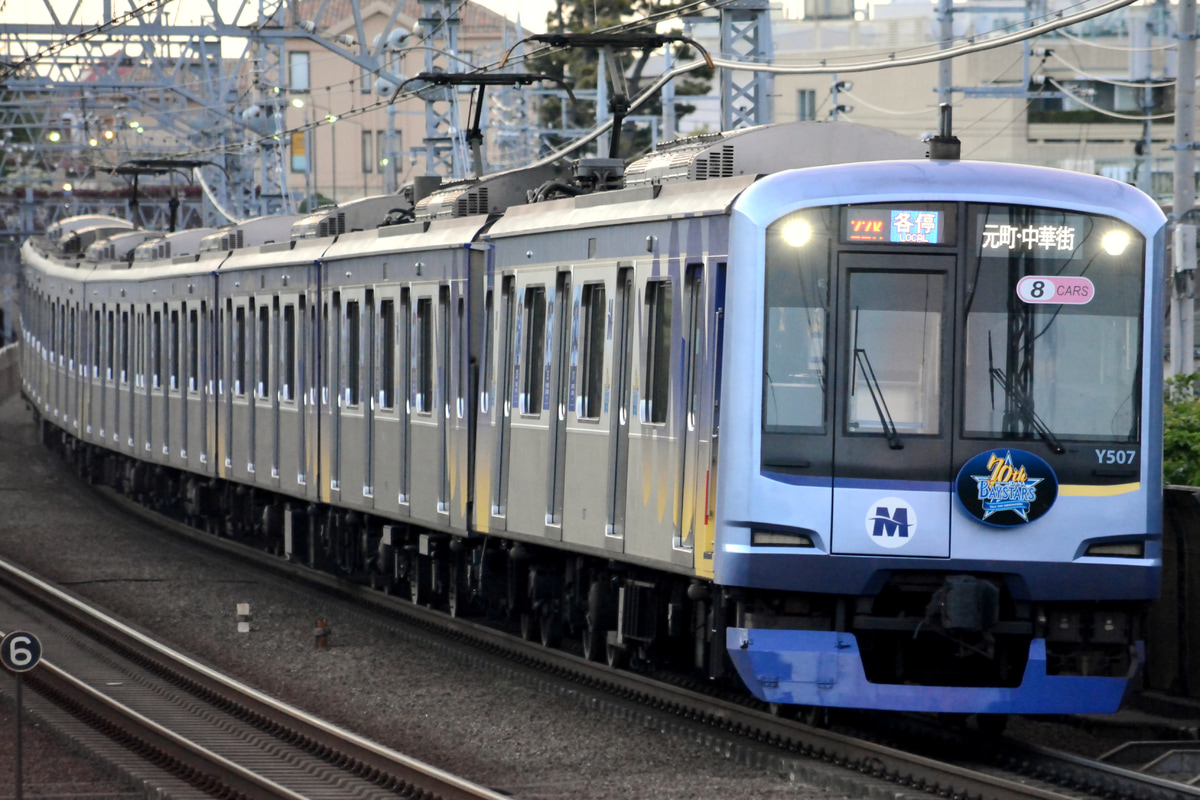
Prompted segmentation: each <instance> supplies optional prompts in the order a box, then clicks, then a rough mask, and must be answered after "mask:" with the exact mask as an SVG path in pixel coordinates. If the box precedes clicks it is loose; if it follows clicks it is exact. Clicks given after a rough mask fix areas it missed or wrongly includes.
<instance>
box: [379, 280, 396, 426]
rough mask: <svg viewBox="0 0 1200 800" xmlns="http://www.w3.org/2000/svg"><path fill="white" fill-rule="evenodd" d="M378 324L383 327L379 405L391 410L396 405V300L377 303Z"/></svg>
mask: <svg viewBox="0 0 1200 800" xmlns="http://www.w3.org/2000/svg"><path fill="white" fill-rule="evenodd" d="M379 324H380V325H381V326H382V327H383V331H382V332H383V343H382V348H383V352H382V353H381V354H380V355H381V358H380V362H381V363H380V370H379V405H380V406H381V407H382V408H385V409H387V410H389V411H390V410H391V409H393V408H395V407H396V301H395V300H384V301H382V302H381V303H380V304H379Z"/></svg>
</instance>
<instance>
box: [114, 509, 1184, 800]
mask: <svg viewBox="0 0 1200 800" xmlns="http://www.w3.org/2000/svg"><path fill="white" fill-rule="evenodd" d="M98 491H101V492H103V493H104V494H105V495H106V496H108V497H109V498H110V499H111V500H112V501H113V502H116V503H117V504H119V505H121V506H122V507H124V508H125V509H126V510H128V511H130V512H131V513H135V514H137V515H140V516H143V517H145V518H147V519H149V520H152V521H153V522H155V523H156V524H159V525H162V526H166V527H168V528H170V529H171V530H173V531H174V532H175V533H177V534H179V535H181V536H184V537H187V538H189V539H191V540H192V541H193V542H196V543H198V544H200V545H202V546H205V547H208V548H213V549H218V550H224V551H227V552H229V553H232V554H234V555H236V557H237V558H238V559H240V560H247V559H249V560H252V561H254V562H255V563H256V564H257V565H258V566H260V567H262V568H264V569H267V570H269V571H271V572H274V573H276V574H278V575H282V576H286V577H287V578H288V579H289V580H293V581H302V582H304V583H305V584H306V585H308V586H311V587H314V588H316V589H318V590H320V591H322V592H326V593H329V594H332V595H335V596H338V597H340V598H341V599H343V600H346V601H349V602H351V603H353V604H355V605H357V606H360V607H363V608H364V609H369V610H370V612H371V613H380V612H381V613H383V614H385V615H388V616H390V617H393V618H397V619H399V620H401V621H402V622H403V623H405V624H406V625H409V626H415V627H417V628H419V629H421V630H423V631H424V632H425V634H428V635H429V638H430V641H428V642H425V643H423V644H424V645H425V646H428V647H433V648H438V647H441V648H446V649H450V650H453V651H455V652H456V653H461V651H462V650H463V649H464V648H466V649H473V650H476V651H482V652H481V654H480V655H479V656H478V658H479V659H480V660H481V661H484V662H487V668H488V669H490V670H494V669H495V668H496V667H495V663H494V662H495V658H496V657H500V658H501V659H503V661H504V662H505V663H507V664H509V665H510V667H509V669H510V671H511V672H512V673H513V674H514V675H518V674H519V675H521V676H524V677H525V678H526V679H528V676H529V672H528V671H529V670H532V671H533V674H534V675H535V676H540V677H535V678H534V680H537V681H539V682H541V684H542V688H543V689H544V690H548V691H556V692H559V693H561V694H564V695H571V696H573V697H575V698H576V699H577V701H578V702H580V703H581V704H583V705H584V706H586V707H589V708H594V709H599V710H602V711H603V712H605V713H608V714H610V715H612V716H617V717H620V718H624V719H630V720H635V721H637V722H639V723H640V724H643V725H646V726H648V727H652V728H658V729H661V730H663V731H665V732H670V733H671V734H673V735H676V736H681V737H685V738H692V739H695V740H698V741H700V742H702V743H704V744H705V745H706V746H709V747H711V748H712V749H714V750H716V751H717V752H720V753H722V754H723V755H724V756H725V757H729V758H734V759H736V760H739V761H741V762H743V763H746V764H749V765H752V766H756V767H758V768H760V769H764V770H768V771H771V772H774V773H777V774H782V775H789V776H791V777H792V778H793V779H797V780H810V779H813V778H814V776H816V774H817V773H819V772H822V771H823V770H829V769H834V770H845V771H847V772H846V774H847V775H851V774H853V775H854V776H855V777H854V779H853V781H854V782H856V783H857V788H856V789H854V790H853V791H848V792H847V793H849V794H856V793H859V790H861V791H862V792H863V793H865V794H874V793H875V792H876V791H878V790H880V789H881V788H884V787H886V791H887V793H888V794H889V795H891V796H912V797H916V796H922V795H926V796H927V795H935V796H941V797H954V798H970V799H971V800H976V799H978V800H1028V799H1029V798H1038V800H1065V799H1066V798H1072V799H1074V800H1078V798H1088V797H1103V798H1112V797H1120V798H1130V799H1131V800H1186V799H1187V798H1200V789H1197V788H1195V787H1192V786H1187V785H1184V784H1181V783H1176V782H1172V781H1169V780H1165V779H1163V778H1161V777H1156V776H1152V775H1146V774H1141V773H1138V772H1136V771H1133V770H1128V769H1124V768H1121V767H1118V766H1114V765H1111V764H1102V763H1100V762H1097V761H1092V760H1089V759H1084V758H1080V757H1077V756H1073V755H1070V754H1066V753H1060V752H1056V751H1053V750H1048V749H1045V748H1039V747H1033V746H1029V745H1024V744H1022V743H1020V742H1016V741H1013V740H1010V739H1005V738H984V739H980V740H975V741H973V742H970V743H967V744H966V745H965V746H964V743H963V742H962V741H956V742H952V743H949V744H948V745H947V747H946V748H945V749H946V750H947V752H957V753H961V752H962V751H964V750H965V751H969V752H970V753H971V754H972V755H971V757H969V758H963V757H961V756H949V757H947V756H942V755H939V754H938V753H937V752H936V748H935V749H934V751H933V752H932V754H927V755H922V754H918V753H914V752H911V750H910V749H908V748H905V747H900V746H889V745H888V744H886V743H878V742H875V741H869V740H868V739H869V738H870V737H872V736H875V737H876V738H880V737H879V735H878V734H877V733H874V732H872V731H871V730H870V729H868V728H865V727H864V728H862V729H861V730H855V731H852V732H850V733H847V732H839V731H833V730H826V729H822V728H819V727H813V726H810V725H806V724H803V723H801V722H798V721H795V720H790V719H782V718H779V717H777V716H774V715H772V714H771V713H769V711H768V710H766V709H763V708H761V706H759V704H757V703H756V702H755V701H752V700H751V701H747V700H743V699H740V698H735V697H732V696H728V695H719V696H714V694H713V693H712V692H709V691H702V690H697V687H694V686H691V685H671V684H670V683H664V682H663V681H661V680H657V679H655V678H654V677H651V676H648V675H643V674H638V673H634V672H629V671H624V670H617V669H613V668H611V667H608V666H607V665H603V664H596V663H593V662H589V661H587V660H585V659H583V658H581V657H578V656H576V655H573V654H570V653H566V652H563V651H559V650H554V649H548V648H545V647H542V646H540V645H539V644H537V643H534V642H528V641H524V640H523V639H522V638H520V637H519V636H515V635H512V634H510V633H507V632H504V631H501V630H497V629H495V628H493V627H490V626H488V625H484V624H480V623H477V622H473V621H471V620H469V619H463V618H461V617H459V618H451V617H449V616H448V615H446V614H443V613H440V612H438V611H435V610H433V609H430V608H427V607H424V606H421V605H414V604H413V603H411V602H409V601H408V600H402V599H400V598H397V597H392V596H388V595H384V594H381V593H379V592H378V591H375V590H372V589H369V588H366V587H362V586H358V585H355V584H351V583H348V582H346V581H344V580H342V579H340V578H338V577H335V576H332V575H327V574H325V573H321V572H315V571H312V570H309V569H307V568H304V567H301V566H298V565H295V564H292V563H289V562H287V561H284V560H281V559H279V558H277V557H274V556H271V555H268V554H266V553H262V552H259V551H256V550H254V549H253V548H248V547H246V546H245V545H242V544H239V543H237V542H234V541H230V540H226V539H219V538H216V537H213V536H211V535H208V534H206V533H202V532H200V531H197V530H196V529H194V528H191V527H189V526H187V525H184V524H182V523H180V522H177V521H174V520H171V519H169V518H167V517H164V516H162V515H160V514H157V513H155V512H153V511H149V510H147V509H145V508H143V507H141V506H139V505H137V504H136V503H133V502H132V501H130V500H128V499H126V498H124V497H122V496H120V495H118V494H116V493H114V492H111V491H110V490H107V489H100V490H98ZM439 640H440V642H441V644H439V643H438V641H439ZM864 737H867V738H864ZM882 738H884V739H887V736H886V735H884V736H883V737H882ZM935 738H936V737H935ZM815 782H816V783H818V784H825V785H829V781H828V776H827V775H826V776H823V777H817V779H816V780H815ZM835 785H838V784H837V782H836V781H835ZM864 787H866V788H864ZM841 788H842V790H843V791H846V789H845V787H841ZM898 790H899V791H898Z"/></svg>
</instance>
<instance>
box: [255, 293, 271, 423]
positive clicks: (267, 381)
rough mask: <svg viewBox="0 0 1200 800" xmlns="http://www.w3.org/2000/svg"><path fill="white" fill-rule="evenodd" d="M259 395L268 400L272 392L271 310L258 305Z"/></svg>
mask: <svg viewBox="0 0 1200 800" xmlns="http://www.w3.org/2000/svg"><path fill="white" fill-rule="evenodd" d="M256 360H257V361H258V396H259V398H261V399H263V400H266V399H269V398H270V396H271V394H270V390H271V310H270V309H269V308H267V307H266V306H265V305H261V306H259V307H258V358H257V359H256Z"/></svg>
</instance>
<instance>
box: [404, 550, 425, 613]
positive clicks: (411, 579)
mask: <svg viewBox="0 0 1200 800" xmlns="http://www.w3.org/2000/svg"><path fill="white" fill-rule="evenodd" d="M412 558H413V560H412V564H411V565H410V566H409V570H408V599H409V600H410V601H412V604H413V605H415V606H423V605H428V604H429V562H428V561H427V560H426V559H424V558H422V557H421V556H413V557H412Z"/></svg>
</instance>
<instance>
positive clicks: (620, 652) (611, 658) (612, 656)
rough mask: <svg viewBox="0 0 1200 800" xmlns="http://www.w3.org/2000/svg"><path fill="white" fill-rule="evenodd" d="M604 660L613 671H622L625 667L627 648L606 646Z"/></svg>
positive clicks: (613, 645)
mask: <svg viewBox="0 0 1200 800" xmlns="http://www.w3.org/2000/svg"><path fill="white" fill-rule="evenodd" d="M604 660H605V661H606V662H608V665H609V666H610V667H612V668H613V669H620V668H621V667H623V666H625V648H624V647H617V646H616V645H615V644H606V645H605V646H604Z"/></svg>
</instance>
